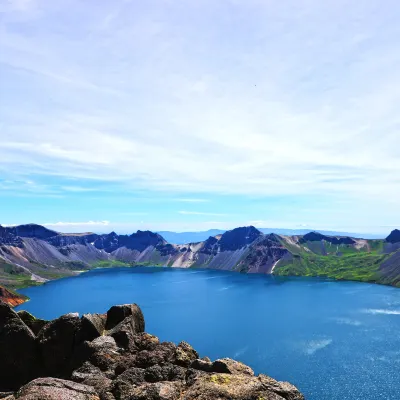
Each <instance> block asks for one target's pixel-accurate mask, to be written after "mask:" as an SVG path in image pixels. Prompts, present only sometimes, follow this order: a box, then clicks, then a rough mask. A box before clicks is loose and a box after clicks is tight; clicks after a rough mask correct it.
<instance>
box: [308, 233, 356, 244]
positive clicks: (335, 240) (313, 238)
mask: <svg viewBox="0 0 400 400" xmlns="http://www.w3.org/2000/svg"><path fill="white" fill-rule="evenodd" d="M321 240H325V241H326V242H330V243H332V244H337V245H339V244H355V243H356V241H355V240H354V239H353V238H351V237H348V236H343V237H341V236H340V237H337V236H326V235H323V234H321V233H319V232H310V233H307V234H305V235H304V236H303V237H302V239H301V240H300V243H307V242H318V241H321Z"/></svg>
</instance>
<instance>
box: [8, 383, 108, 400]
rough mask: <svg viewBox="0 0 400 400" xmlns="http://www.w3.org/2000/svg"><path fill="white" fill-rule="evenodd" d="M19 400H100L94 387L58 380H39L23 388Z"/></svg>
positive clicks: (17, 396)
mask: <svg viewBox="0 0 400 400" xmlns="http://www.w3.org/2000/svg"><path fill="white" fill-rule="evenodd" d="M15 399H17V400H100V397H99V395H98V394H97V393H96V391H95V390H94V388H93V387H91V386H86V385H82V384H80V383H75V382H71V381H65V380H62V379H56V378H39V379H35V380H34V381H32V382H30V383H28V384H27V385H25V386H24V387H22V388H21V389H20V390H19V391H18V393H17V394H16V396H15Z"/></svg>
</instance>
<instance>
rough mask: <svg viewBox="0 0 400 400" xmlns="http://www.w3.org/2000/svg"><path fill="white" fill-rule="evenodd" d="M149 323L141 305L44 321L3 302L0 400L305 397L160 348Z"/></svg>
mask: <svg viewBox="0 0 400 400" xmlns="http://www.w3.org/2000/svg"><path fill="white" fill-rule="evenodd" d="M37 321H39V322H37ZM144 325H145V323H144V318H143V314H142V311H141V310H140V308H139V307H138V306H137V305H136V304H125V305H121V306H114V307H112V308H111V309H110V310H109V311H108V312H107V314H93V315H92V314H85V315H84V316H83V317H79V316H78V314H67V315H63V316H61V317H60V318H57V319H55V320H53V321H49V322H47V321H42V320H36V319H35V318H34V317H33V316H32V315H30V314H29V313H26V312H19V313H16V312H15V311H13V310H12V309H11V308H10V307H9V306H8V305H6V304H5V303H1V302H0V360H2V362H1V363H0V395H1V396H0V398H5V399H7V400H67V399H68V400H70V399H71V400H218V399H219V400H222V399H224V400H261V399H263V400H303V399H304V397H303V395H302V394H301V393H300V392H299V391H298V390H297V389H296V388H295V387H294V386H293V385H291V384H290V383H287V382H278V381H276V380H274V379H272V378H270V377H268V376H266V375H259V376H255V375H254V372H253V370H252V369H251V368H250V367H248V366H246V365H244V364H242V363H240V362H238V361H235V360H231V359H229V358H224V359H220V360H216V361H214V362H212V361H211V360H210V359H209V358H207V357H205V358H202V359H200V358H199V354H198V353H197V352H196V350H195V349H193V347H192V346H190V344H188V343H186V342H181V343H179V344H178V345H175V344H174V343H170V342H163V343H160V341H159V340H158V338H157V337H155V336H152V335H150V334H148V333H145V332H144ZM2 392H4V393H2ZM7 392H8V393H7Z"/></svg>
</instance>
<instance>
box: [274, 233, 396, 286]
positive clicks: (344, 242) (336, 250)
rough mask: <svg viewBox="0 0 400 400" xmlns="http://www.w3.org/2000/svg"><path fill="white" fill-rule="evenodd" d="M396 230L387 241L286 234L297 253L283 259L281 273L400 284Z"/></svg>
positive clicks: (277, 270) (288, 241)
mask: <svg viewBox="0 0 400 400" xmlns="http://www.w3.org/2000/svg"><path fill="white" fill-rule="evenodd" d="M396 238H397V234H396V231H393V232H392V233H391V234H390V235H389V236H388V237H387V238H386V239H385V240H378V239H374V240H366V239H360V238H350V237H343V236H340V237H335V236H326V235H321V234H320V233H317V232H310V233H309V234H306V235H304V236H294V237H284V238H283V239H284V240H285V242H286V244H285V247H286V248H287V249H289V251H290V252H291V254H292V255H293V257H292V258H290V259H285V260H281V261H280V262H279V263H278V265H277V268H276V269H275V270H274V273H276V274H279V275H298V276H323V277H330V278H335V279H346V280H358V281H364V282H376V283H382V284H388V285H394V286H400V241H399V242H396V240H397V239H396Z"/></svg>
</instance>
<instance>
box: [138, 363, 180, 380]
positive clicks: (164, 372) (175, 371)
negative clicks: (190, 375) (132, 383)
mask: <svg viewBox="0 0 400 400" xmlns="http://www.w3.org/2000/svg"><path fill="white" fill-rule="evenodd" d="M185 375H186V369H185V368H183V367H180V366H179V365H174V364H163V365H153V366H152V367H149V368H147V369H146V370H145V380H146V382H161V381H179V380H181V381H183V380H184V379H185Z"/></svg>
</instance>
